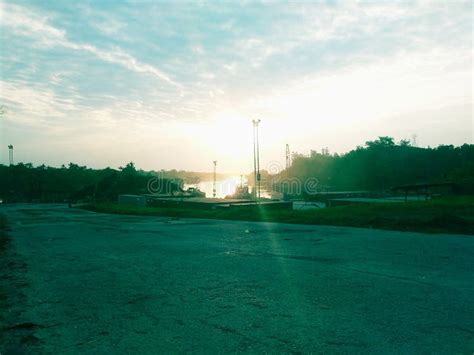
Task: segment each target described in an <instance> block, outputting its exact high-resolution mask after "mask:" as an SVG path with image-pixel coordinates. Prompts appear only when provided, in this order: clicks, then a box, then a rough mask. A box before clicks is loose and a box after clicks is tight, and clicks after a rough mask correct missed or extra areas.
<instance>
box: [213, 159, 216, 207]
mask: <svg viewBox="0 0 474 355" xmlns="http://www.w3.org/2000/svg"><path fill="white" fill-rule="evenodd" d="M213 163H214V181H213V184H212V197H213V198H216V166H217V160H214V161H213Z"/></svg>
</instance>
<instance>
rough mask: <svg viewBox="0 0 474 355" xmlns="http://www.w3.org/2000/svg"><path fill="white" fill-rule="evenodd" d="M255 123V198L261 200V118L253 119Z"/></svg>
mask: <svg viewBox="0 0 474 355" xmlns="http://www.w3.org/2000/svg"><path fill="white" fill-rule="evenodd" d="M252 123H253V168H254V178H255V198H256V199H257V202H258V201H260V147H259V142H258V124H259V123H260V120H252Z"/></svg>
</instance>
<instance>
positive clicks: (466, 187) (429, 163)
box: [266, 137, 474, 194]
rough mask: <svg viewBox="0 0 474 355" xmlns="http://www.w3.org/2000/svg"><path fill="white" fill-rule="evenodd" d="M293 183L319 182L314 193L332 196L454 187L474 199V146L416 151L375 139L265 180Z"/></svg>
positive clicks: (299, 162)
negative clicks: (409, 187)
mask: <svg viewBox="0 0 474 355" xmlns="http://www.w3.org/2000/svg"><path fill="white" fill-rule="evenodd" d="M294 178H297V179H300V180H301V181H304V180H305V179H308V178H317V179H318V181H319V184H318V189H320V190H331V191H347V190H370V191H381V190H388V189H389V188H391V187H393V186H397V185H403V184H415V183H434V182H454V183H456V184H457V187H458V191H459V192H460V193H464V194H473V193H474V145H472V144H471V145H469V144H464V145H462V146H460V147H454V146H452V145H440V146H439V147H437V148H418V147H414V146H411V145H410V143H409V142H408V141H405V140H402V141H401V142H399V143H398V144H396V143H395V142H394V139H393V138H391V137H379V138H378V139H377V140H375V141H369V142H367V143H366V144H365V146H364V147H357V148H356V149H355V150H352V151H350V152H348V153H347V154H344V155H338V154H333V155H330V154H328V153H324V154H319V153H316V152H314V151H313V152H312V154H311V155H310V156H303V155H295V156H294V158H293V162H292V165H291V167H290V168H289V169H287V170H284V171H282V172H281V173H280V174H278V175H276V176H273V177H272V178H270V177H269V176H267V179H266V180H267V184H268V185H270V184H271V182H272V181H277V182H278V181H285V179H294ZM283 192H290V193H291V192H292V191H283Z"/></svg>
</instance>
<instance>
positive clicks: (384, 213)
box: [81, 197, 474, 234]
mask: <svg viewBox="0 0 474 355" xmlns="http://www.w3.org/2000/svg"><path fill="white" fill-rule="evenodd" d="M81 208H84V209H87V210H90V211H96V212H104V213H115V214H131V215H145V216H166V217H177V218H179V217H188V218H189V217H192V218H211V219H229V220H244V221H261V222H281V223H299V224H317V225H334V226H353V227H367V228H378V229H389V230H400V231H418V232H432V233H461V234H474V198H472V197H456V198H446V199H440V200H431V201H423V202H408V203H388V204H382V203H374V204H367V205H357V206H340V207H333V208H323V209H318V210H303V211H298V210H278V211H277V210H265V208H264V207H263V206H259V207H257V208H247V209H240V208H236V209H233V208H229V209H216V210H194V209H183V208H154V207H137V206H130V205H119V204H115V203H101V204H89V205H84V206H82V207H81Z"/></svg>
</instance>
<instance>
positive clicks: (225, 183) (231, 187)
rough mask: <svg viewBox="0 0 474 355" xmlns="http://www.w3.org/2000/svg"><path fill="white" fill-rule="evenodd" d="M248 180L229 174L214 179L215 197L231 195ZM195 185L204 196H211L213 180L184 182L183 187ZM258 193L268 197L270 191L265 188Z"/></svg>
mask: <svg viewBox="0 0 474 355" xmlns="http://www.w3.org/2000/svg"><path fill="white" fill-rule="evenodd" d="M247 183H248V181H247V178H246V177H245V176H242V177H240V176H231V177H229V178H227V179H225V180H217V181H216V198H224V197H226V196H229V195H233V194H234V193H235V191H236V190H237V187H238V186H240V185H241V184H243V185H244V186H245V185H247ZM188 187H197V188H198V189H199V190H201V191H202V192H204V193H205V194H206V197H212V189H213V181H212V180H211V181H201V182H200V183H198V184H185V185H184V188H185V189H187V188H188ZM260 195H261V197H263V198H270V193H268V192H267V191H265V190H263V189H262V190H261V191H260Z"/></svg>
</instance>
